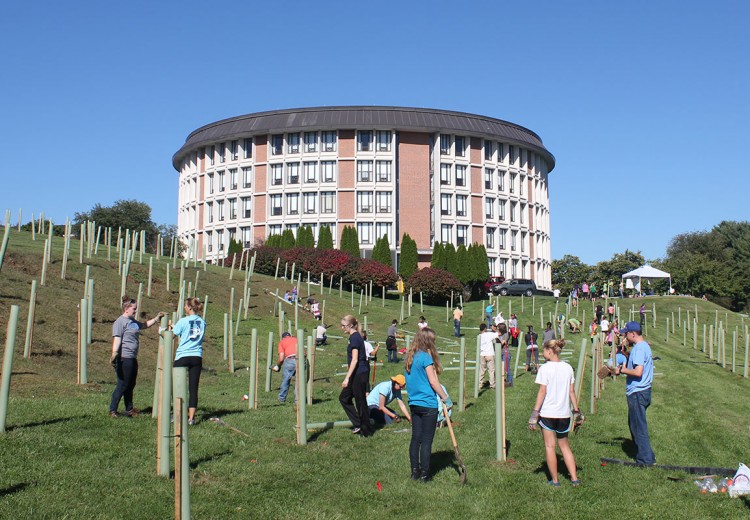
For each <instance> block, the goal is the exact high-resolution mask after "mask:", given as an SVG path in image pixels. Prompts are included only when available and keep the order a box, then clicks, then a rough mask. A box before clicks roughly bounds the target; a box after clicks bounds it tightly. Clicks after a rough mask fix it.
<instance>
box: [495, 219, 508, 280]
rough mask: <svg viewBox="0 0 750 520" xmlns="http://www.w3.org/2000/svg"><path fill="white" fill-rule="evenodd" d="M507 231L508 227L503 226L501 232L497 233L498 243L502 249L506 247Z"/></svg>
mask: <svg viewBox="0 0 750 520" xmlns="http://www.w3.org/2000/svg"><path fill="white" fill-rule="evenodd" d="M506 232H507V230H506V229H502V228H501V229H500V232H499V233H498V234H497V245H498V247H499V248H500V249H505V233H506ZM503 272H504V271H503Z"/></svg>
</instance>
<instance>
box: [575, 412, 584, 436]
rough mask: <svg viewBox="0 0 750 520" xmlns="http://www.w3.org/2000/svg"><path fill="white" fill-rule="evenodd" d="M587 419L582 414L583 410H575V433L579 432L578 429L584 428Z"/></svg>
mask: <svg viewBox="0 0 750 520" xmlns="http://www.w3.org/2000/svg"><path fill="white" fill-rule="evenodd" d="M585 419H586V418H585V417H584V416H583V414H582V413H581V410H573V431H574V432H575V431H577V430H578V428H580V427H581V426H583V421H584V420H585Z"/></svg>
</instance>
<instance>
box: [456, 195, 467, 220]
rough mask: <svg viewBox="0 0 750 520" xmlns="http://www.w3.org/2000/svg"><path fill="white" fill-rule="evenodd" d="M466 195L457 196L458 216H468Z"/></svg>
mask: <svg viewBox="0 0 750 520" xmlns="http://www.w3.org/2000/svg"><path fill="white" fill-rule="evenodd" d="M466 199H467V197H466V195H456V216H457V217H465V216H466Z"/></svg>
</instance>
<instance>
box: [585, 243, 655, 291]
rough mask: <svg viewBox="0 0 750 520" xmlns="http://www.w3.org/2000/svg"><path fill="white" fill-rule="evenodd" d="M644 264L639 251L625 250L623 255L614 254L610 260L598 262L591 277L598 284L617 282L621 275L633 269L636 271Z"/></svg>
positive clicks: (644, 260)
mask: <svg viewBox="0 0 750 520" xmlns="http://www.w3.org/2000/svg"><path fill="white" fill-rule="evenodd" d="M645 263H646V259H645V258H644V257H643V255H642V254H641V252H640V251H636V252H633V251H630V250H627V249H626V250H625V252H624V253H615V254H614V255H612V259H611V260H606V261H604V262H599V263H598V264H596V267H595V268H594V274H593V277H594V279H595V280H597V281H598V282H609V281H617V283H619V280H620V279H621V277H622V275H624V274H625V273H627V272H628V271H632V270H633V269H637V268H638V267H640V266H642V265H643V264H645Z"/></svg>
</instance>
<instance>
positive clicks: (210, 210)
mask: <svg viewBox="0 0 750 520" xmlns="http://www.w3.org/2000/svg"><path fill="white" fill-rule="evenodd" d="M206 213H207V214H208V223H209V224H211V223H212V222H213V221H214V205H213V204H211V203H210V202H209V203H208V204H206Z"/></svg>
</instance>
